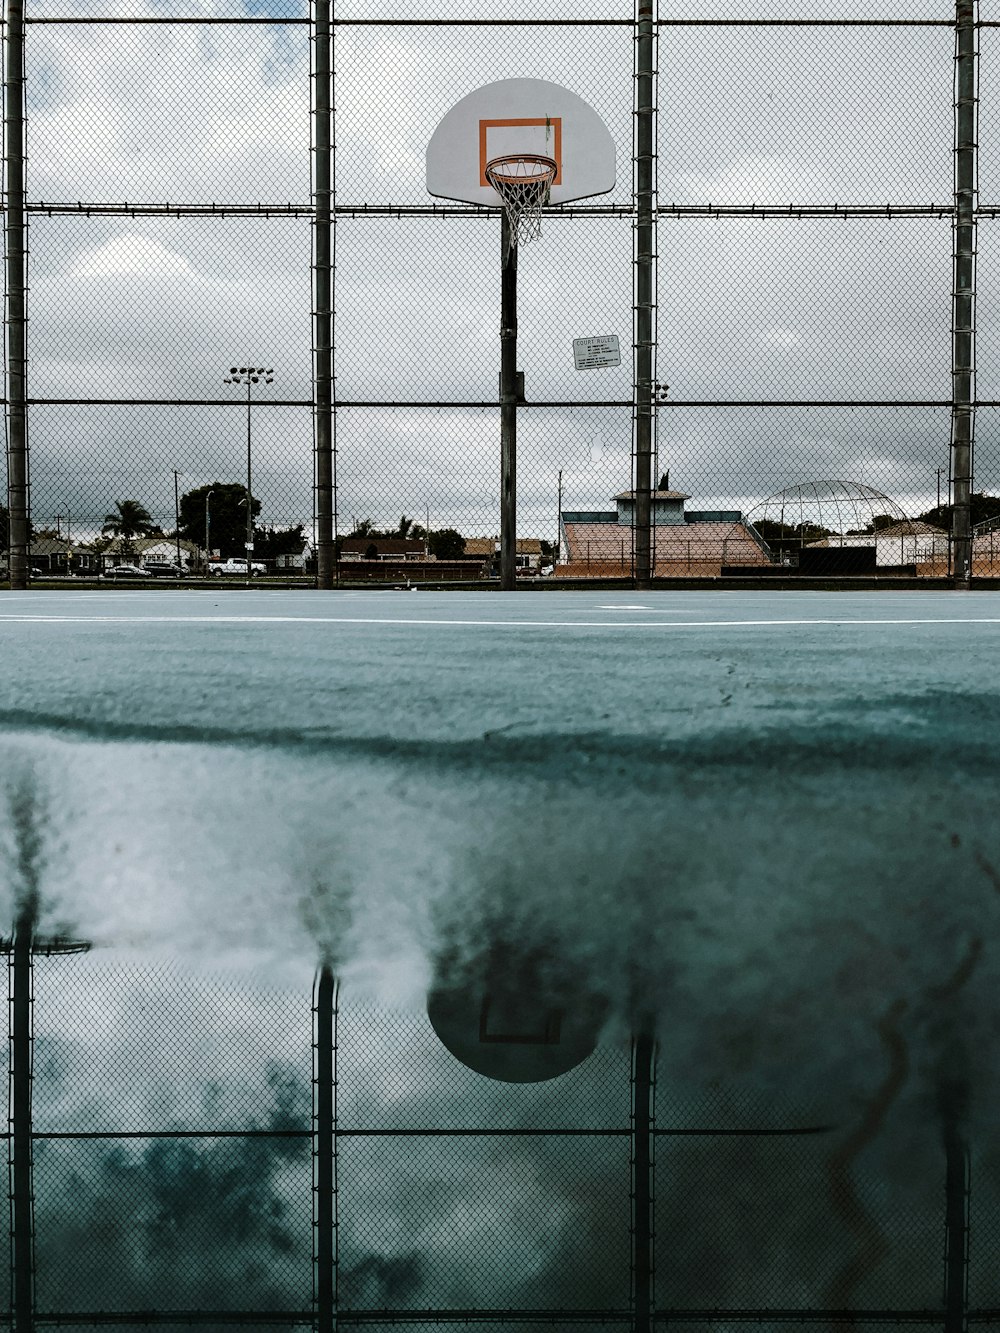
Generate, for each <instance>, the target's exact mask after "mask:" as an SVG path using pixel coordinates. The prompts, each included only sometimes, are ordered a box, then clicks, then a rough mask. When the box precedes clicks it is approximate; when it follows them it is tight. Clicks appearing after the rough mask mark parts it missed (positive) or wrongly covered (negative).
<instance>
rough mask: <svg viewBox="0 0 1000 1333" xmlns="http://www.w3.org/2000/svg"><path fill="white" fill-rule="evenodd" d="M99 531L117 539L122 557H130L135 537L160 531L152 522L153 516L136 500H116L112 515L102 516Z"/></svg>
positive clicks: (146, 535)
mask: <svg viewBox="0 0 1000 1333" xmlns="http://www.w3.org/2000/svg"><path fill="white" fill-rule="evenodd" d="M101 531H102V532H103V533H105V534H108V535H110V536H112V537H117V538H118V541H119V544H120V550H121V553H122V555H131V554H132V553H133V552H134V550H135V547H134V546H133V541H134V539H135V538H136V537H148V536H149V535H150V533H153V532H160V531H161V529H160V528H159V527H158V526H157V525H156V524H155V523H154V522H153V516H152V514H150V512H149V510H148V509H147V508H146V506H145V505H143V504H140V503H139V501H138V500H116V501H115V509H114V512H113V513H110V514H105V515H104V526H103V527H102V528H101Z"/></svg>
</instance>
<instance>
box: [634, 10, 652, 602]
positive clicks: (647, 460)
mask: <svg viewBox="0 0 1000 1333" xmlns="http://www.w3.org/2000/svg"><path fill="white" fill-rule="evenodd" d="M653 33H654V23H653V0H638V10H637V13H636V39H635V52H636V54H635V209H636V214H635V216H636V221H635V240H634V244H635V255H634V261H633V262H634V265H635V532H634V536H633V541H634V550H635V582H636V586H637V587H639V588H648V587H649V583H650V579H651V577H652V573H653V562H652V554H651V544H652V543H651V538H650V513H651V505H650V491H651V489H652V461H653V341H654V338H653V313H654V299H653V292H654V265H655V263H656V256H655V254H654V246H653V236H654V216H655V214H654V194H655V188H654V179H655V160H654V158H655V154H654V147H653V145H654V138H655V128H656V126H655V115H656V109H655V106H654V102H653V91H654V72H653V43H654V36H653Z"/></svg>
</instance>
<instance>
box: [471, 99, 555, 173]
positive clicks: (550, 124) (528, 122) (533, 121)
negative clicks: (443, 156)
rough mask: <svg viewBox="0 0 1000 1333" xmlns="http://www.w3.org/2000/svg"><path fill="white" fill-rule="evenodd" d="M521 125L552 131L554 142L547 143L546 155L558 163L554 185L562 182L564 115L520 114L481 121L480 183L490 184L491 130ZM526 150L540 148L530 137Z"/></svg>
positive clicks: (526, 143) (535, 150) (525, 145)
mask: <svg viewBox="0 0 1000 1333" xmlns="http://www.w3.org/2000/svg"><path fill="white" fill-rule="evenodd" d="M521 126H532V127H535V128H544V129H546V130H551V131H552V142H551V144H550V145H546V150H545V151H546V156H547V157H551V158H552V159H553V161H554V162H555V164H556V177H555V180H554V181H553V182H552V183H553V185H561V184H562V117H561V116H520V117H512V118H510V119H507V120H481V121H480V122H479V183H480V185H489V181H488V180H487V179H486V164H487V162H489V161H490V159H491V156H497V155H496V154H490V152H489V149H488V143H487V141H488V137H489V131H490V130H497V129H517V128H519V127H521ZM524 151H525V152H526V153H534V152H537V151H538V149H537V148H536V146H535V145H534V144H533V143H532V142H531V141H530V138H529V139H526V140H525V144H524Z"/></svg>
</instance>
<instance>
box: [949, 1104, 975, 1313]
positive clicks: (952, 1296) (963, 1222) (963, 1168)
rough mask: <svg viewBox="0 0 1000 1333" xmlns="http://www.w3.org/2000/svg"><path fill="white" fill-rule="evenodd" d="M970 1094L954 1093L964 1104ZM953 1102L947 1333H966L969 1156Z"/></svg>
mask: <svg viewBox="0 0 1000 1333" xmlns="http://www.w3.org/2000/svg"><path fill="white" fill-rule="evenodd" d="M966 1097H967V1094H966V1093H965V1091H964V1089H954V1090H953V1099H960V1100H961V1102H962V1104H963V1105H964V1102H965V1100H966ZM956 1109H957V1108H956V1107H955V1105H954V1100H952V1101H950V1102H949V1104H948V1107H947V1108H946V1113H945V1116H944V1151H945V1186H944V1192H945V1261H944V1307H945V1315H944V1333H966V1327H967V1321H968V1304H969V1152H968V1147H967V1145H966V1143H965V1139H964V1136H963V1134H962V1130H961V1126H960V1123H959V1116H958V1114H957V1113H956Z"/></svg>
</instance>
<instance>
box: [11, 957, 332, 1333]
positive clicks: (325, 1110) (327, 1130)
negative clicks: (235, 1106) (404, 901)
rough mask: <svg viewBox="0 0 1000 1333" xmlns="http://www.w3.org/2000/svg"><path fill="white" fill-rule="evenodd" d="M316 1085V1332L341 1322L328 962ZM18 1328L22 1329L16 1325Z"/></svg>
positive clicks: (319, 992) (320, 1001)
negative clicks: (339, 1320)
mask: <svg viewBox="0 0 1000 1333" xmlns="http://www.w3.org/2000/svg"><path fill="white" fill-rule="evenodd" d="M313 1012H314V1014H315V1033H316V1047H315V1086H314V1088H313V1099H314V1100H313V1107H314V1110H313V1164H314V1169H313V1191H314V1199H313V1216H314V1226H315V1229H316V1245H315V1254H314V1256H313V1264H314V1273H315V1278H314V1283H313V1296H314V1300H315V1305H316V1333H333V1330H334V1329H335V1327H336V1322H337V1297H338V1291H337V1276H338V1266H337V1260H338V1245H337V1241H338V1236H337V1151H336V1138H335V1131H336V1128H337V982H336V980H335V978H334V975H333V972H332V971H331V969H330V968H329V967H328V966H327V965H325V964H324V966H323V967H322V968H321V969H320V973H319V977H318V979H317V982H316V1005H315V1009H314V1011H313ZM18 1333H19V1331H18Z"/></svg>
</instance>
